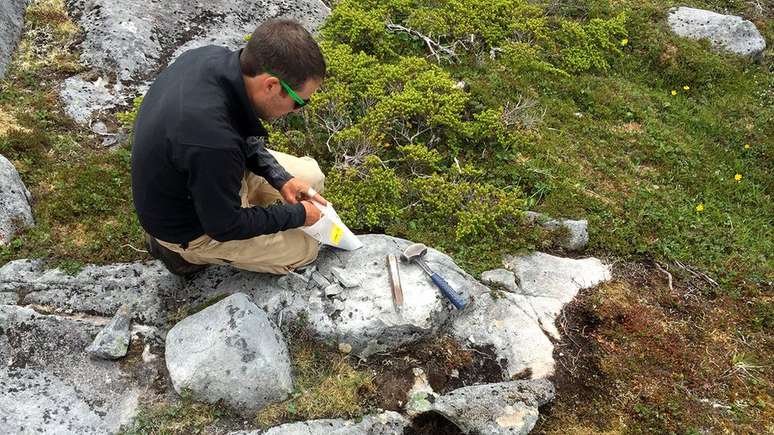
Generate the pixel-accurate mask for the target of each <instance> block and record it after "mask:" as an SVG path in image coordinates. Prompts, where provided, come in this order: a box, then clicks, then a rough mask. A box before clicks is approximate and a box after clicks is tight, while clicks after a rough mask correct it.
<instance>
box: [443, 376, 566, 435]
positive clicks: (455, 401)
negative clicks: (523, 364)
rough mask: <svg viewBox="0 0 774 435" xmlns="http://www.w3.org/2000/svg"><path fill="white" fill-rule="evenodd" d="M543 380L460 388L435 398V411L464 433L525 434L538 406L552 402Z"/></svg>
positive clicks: (532, 424) (550, 389)
mask: <svg viewBox="0 0 774 435" xmlns="http://www.w3.org/2000/svg"><path fill="white" fill-rule="evenodd" d="M554 395H555V391H554V386H553V384H551V382H549V381H548V380H546V379H540V380H532V381H511V382H501V383H497V384H485V385H475V386H471V387H464V388H459V389H457V390H454V391H452V392H450V393H447V394H445V395H443V396H440V397H437V398H435V400H434V401H433V402H432V403H431V404H430V405H429V409H428V411H434V412H437V413H439V414H441V415H443V416H444V417H446V418H447V419H448V420H449V421H451V422H452V423H454V424H455V425H457V427H459V428H460V429H462V431H464V432H465V433H476V434H520V435H521V434H528V433H529V432H530V431H531V430H532V428H533V427H535V423H537V420H538V416H539V413H538V407H540V406H542V405H545V404H546V403H548V402H550V401H551V400H553V398H554Z"/></svg>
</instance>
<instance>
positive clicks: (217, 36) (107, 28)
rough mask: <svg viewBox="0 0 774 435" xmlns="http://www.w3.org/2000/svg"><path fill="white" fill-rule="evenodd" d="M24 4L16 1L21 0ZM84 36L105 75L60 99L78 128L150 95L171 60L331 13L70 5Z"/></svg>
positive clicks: (237, 4)
mask: <svg viewBox="0 0 774 435" xmlns="http://www.w3.org/2000/svg"><path fill="white" fill-rule="evenodd" d="M15 1H18V0H15ZM66 4H67V8H68V10H69V12H70V14H71V15H72V16H73V17H75V20H76V22H77V24H78V25H79V26H80V27H81V28H82V29H83V31H84V40H83V43H82V44H81V46H80V50H81V61H82V62H83V63H84V64H85V65H87V66H89V67H92V68H93V69H95V70H97V72H98V73H99V74H100V75H101V76H102V77H104V78H103V79H100V80H101V82H99V83H98V82H89V81H85V80H84V79H82V78H81V77H74V78H71V79H69V80H67V81H65V83H64V84H63V87H62V88H61V89H60V96H61V98H62V101H63V102H64V103H65V106H66V111H67V113H68V114H70V116H72V117H73V118H74V119H75V120H76V121H77V122H79V123H88V122H89V121H90V120H91V119H92V115H93V114H94V113H97V112H100V111H105V110H110V109H112V108H113V107H114V106H124V105H126V104H128V103H129V102H131V99H132V98H134V97H135V96H137V95H140V94H142V93H144V91H145V89H146V88H147V85H148V82H149V81H152V80H153V79H154V78H155V77H156V75H157V74H158V73H159V72H161V70H162V69H163V68H164V67H166V66H167V65H168V64H169V63H170V61H171V60H173V59H174V58H176V57H177V56H178V55H180V54H181V53H182V52H184V51H186V50H188V49H192V48H196V47H200V46H203V45H208V44H215V45H222V46H226V47H229V48H231V49H236V48H237V47H240V46H242V45H244V43H245V41H244V37H245V36H246V35H248V34H250V33H252V31H253V30H255V28H256V27H257V26H258V24H260V23H262V22H264V21H266V20H268V19H271V18H280V17H283V18H293V19H296V20H298V21H299V22H301V23H302V24H303V25H304V27H306V28H307V29H308V30H310V31H316V29H317V28H318V27H319V26H320V25H321V24H322V22H323V20H324V19H325V18H326V17H327V16H328V14H329V13H330V11H329V9H328V7H327V6H325V4H323V2H322V1H320V0H273V1H269V0H209V1H201V0H195V1H191V0H164V1H155V0H88V1H86V0H66Z"/></svg>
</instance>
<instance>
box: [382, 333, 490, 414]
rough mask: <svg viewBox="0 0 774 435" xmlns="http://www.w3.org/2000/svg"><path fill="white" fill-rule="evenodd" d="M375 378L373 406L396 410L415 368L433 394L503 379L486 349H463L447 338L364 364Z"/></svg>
mask: <svg viewBox="0 0 774 435" xmlns="http://www.w3.org/2000/svg"><path fill="white" fill-rule="evenodd" d="M368 364H369V366H370V367H371V368H372V369H373V370H374V372H375V373H376V376H375V378H374V384H375V385H376V397H377V406H378V407H380V408H383V409H389V410H393V411H400V410H401V409H402V407H403V405H404V403H405V401H406V394H407V393H408V391H409V390H410V389H411V387H412V386H413V385H414V378H415V376H414V372H413V370H414V369H415V368H421V369H422V370H423V371H424V372H425V374H426V375H427V379H428V382H429V383H430V386H431V387H433V390H434V391H435V392H436V393H439V394H444V393H447V392H449V391H452V390H455V389H457V388H461V387H465V386H469V385H477V384H482V383H492V382H501V381H503V380H504V377H503V367H502V365H501V362H499V361H498V360H497V357H496V356H495V354H494V351H492V349H490V348H479V349H465V348H463V347H461V346H460V345H459V344H457V343H456V342H455V341H454V340H453V339H451V338H450V337H440V338H437V339H434V340H427V341H422V342H420V343H416V344H414V345H411V346H406V347H404V348H402V349H400V350H398V351H396V352H393V353H392V354H391V355H390V356H388V357H382V358H378V359H374V360H373V361H372V362H369V363H368Z"/></svg>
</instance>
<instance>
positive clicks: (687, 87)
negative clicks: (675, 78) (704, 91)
mask: <svg viewBox="0 0 774 435" xmlns="http://www.w3.org/2000/svg"><path fill="white" fill-rule="evenodd" d="M689 89H691V87H690V86H688V85H685V86H683V90H684V91H687V90H689Z"/></svg>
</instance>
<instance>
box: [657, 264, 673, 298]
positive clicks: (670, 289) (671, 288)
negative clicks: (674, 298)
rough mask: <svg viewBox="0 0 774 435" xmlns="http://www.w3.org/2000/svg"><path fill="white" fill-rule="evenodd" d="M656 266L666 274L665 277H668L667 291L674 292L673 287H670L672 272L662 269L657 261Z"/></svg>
mask: <svg viewBox="0 0 774 435" xmlns="http://www.w3.org/2000/svg"><path fill="white" fill-rule="evenodd" d="M656 267H657V268H658V270H660V271H661V272H663V273H664V274H665V275H666V276H667V278H669V291H670V292H673V293H674V291H675V288H674V287H672V274H671V273H669V272H667V270H666V269H664V268H663V267H661V265H660V264H659V263H658V262H656Z"/></svg>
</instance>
